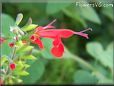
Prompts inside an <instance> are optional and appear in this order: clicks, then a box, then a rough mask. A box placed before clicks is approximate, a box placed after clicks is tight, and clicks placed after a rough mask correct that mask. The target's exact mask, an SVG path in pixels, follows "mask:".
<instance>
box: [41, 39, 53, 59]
mask: <svg viewBox="0 0 114 86" xmlns="http://www.w3.org/2000/svg"><path fill="white" fill-rule="evenodd" d="M42 41H43V43H44V47H45V48H44V50H42V51H41V54H42V56H43V57H44V58H46V59H53V58H54V57H53V56H52V54H51V52H50V50H51V48H52V46H53V45H52V40H51V39H45V38H43V39H42Z"/></svg>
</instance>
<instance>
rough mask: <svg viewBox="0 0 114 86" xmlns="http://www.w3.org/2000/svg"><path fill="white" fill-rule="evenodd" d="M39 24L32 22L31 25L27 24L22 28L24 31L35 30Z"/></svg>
mask: <svg viewBox="0 0 114 86" xmlns="http://www.w3.org/2000/svg"><path fill="white" fill-rule="evenodd" d="M37 26H38V25H36V24H30V25H27V26H24V27H22V30H23V31H30V30H34V29H35V28H36V27H37Z"/></svg>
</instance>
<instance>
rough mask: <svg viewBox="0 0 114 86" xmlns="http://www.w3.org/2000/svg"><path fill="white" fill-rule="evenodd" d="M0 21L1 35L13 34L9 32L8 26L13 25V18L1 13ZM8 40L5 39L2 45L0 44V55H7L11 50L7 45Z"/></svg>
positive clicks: (8, 35)
mask: <svg viewBox="0 0 114 86" xmlns="http://www.w3.org/2000/svg"><path fill="white" fill-rule="evenodd" d="M1 21H2V24H1V25H2V28H1V29H2V35H3V36H4V37H10V36H12V35H13V34H12V33H11V32H10V26H11V25H14V24H15V22H14V20H13V19H12V18H11V17H10V16H9V15H7V14H2V16H1ZM9 41H10V40H7V41H5V42H4V43H3V44H2V45H1V49H2V51H1V54H2V55H9V54H10V53H11V51H12V49H11V48H10V47H9V46H8V42H9Z"/></svg>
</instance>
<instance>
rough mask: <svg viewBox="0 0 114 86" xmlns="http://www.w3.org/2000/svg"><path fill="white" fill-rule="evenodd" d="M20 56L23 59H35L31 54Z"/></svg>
mask: <svg viewBox="0 0 114 86" xmlns="http://www.w3.org/2000/svg"><path fill="white" fill-rule="evenodd" d="M21 58H23V59H29V60H36V57H35V56H33V55H26V56H22V57H21Z"/></svg>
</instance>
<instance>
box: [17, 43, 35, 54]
mask: <svg viewBox="0 0 114 86" xmlns="http://www.w3.org/2000/svg"><path fill="white" fill-rule="evenodd" d="M33 48H34V47H33V46H28V45H25V46H24V45H23V46H22V47H19V48H18V49H17V51H16V52H17V53H22V52H28V51H30V50H32V49H33Z"/></svg>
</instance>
